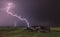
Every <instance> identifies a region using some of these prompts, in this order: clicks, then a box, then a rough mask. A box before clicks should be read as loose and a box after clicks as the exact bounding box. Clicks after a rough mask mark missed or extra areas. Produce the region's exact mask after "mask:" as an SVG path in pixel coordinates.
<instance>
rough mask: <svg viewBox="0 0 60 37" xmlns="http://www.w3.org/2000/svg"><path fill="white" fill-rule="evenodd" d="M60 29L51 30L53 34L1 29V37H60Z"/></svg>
mask: <svg viewBox="0 0 60 37" xmlns="http://www.w3.org/2000/svg"><path fill="white" fill-rule="evenodd" d="M59 31H60V28H51V32H48V33H43V32H29V31H28V30H24V29H22V28H0V37H1V36H3V37H60V32H59Z"/></svg>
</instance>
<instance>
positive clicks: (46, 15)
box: [0, 0, 60, 26]
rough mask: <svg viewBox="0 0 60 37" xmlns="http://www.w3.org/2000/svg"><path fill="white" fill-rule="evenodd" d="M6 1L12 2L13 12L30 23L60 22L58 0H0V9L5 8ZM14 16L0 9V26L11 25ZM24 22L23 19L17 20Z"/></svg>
mask: <svg viewBox="0 0 60 37" xmlns="http://www.w3.org/2000/svg"><path fill="white" fill-rule="evenodd" d="M7 2H13V3H14V4H15V5H14V6H15V7H14V8H13V9H12V10H11V11H12V12H13V13H14V14H17V15H19V16H22V17H23V18H26V19H27V20H28V21H29V23H30V25H35V24H40V23H49V24H52V25H53V24H57V25H59V24H60V5H59V4H60V2H58V1H53V0H0V9H2V8H5V6H6V3H7ZM17 20H19V19H17V18H16V17H13V16H11V15H8V14H7V13H5V10H0V26H7V25H8V26H11V25H13V24H14V21H17ZM19 22H20V23H21V22H22V23H24V24H25V25H26V23H25V22H23V21H21V20H20V21H19ZM20 23H19V24H20Z"/></svg>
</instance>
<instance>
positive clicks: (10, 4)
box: [6, 3, 30, 27]
mask: <svg viewBox="0 0 60 37" xmlns="http://www.w3.org/2000/svg"><path fill="white" fill-rule="evenodd" d="M12 5H13V3H8V6H7V10H6V13H7V14H9V15H12V16H15V17H16V18H18V19H19V20H22V21H25V22H26V23H27V27H30V26H29V22H28V20H27V19H26V18H21V16H18V15H17V14H13V13H12V12H10V11H9V10H10V8H11V7H12Z"/></svg>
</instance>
